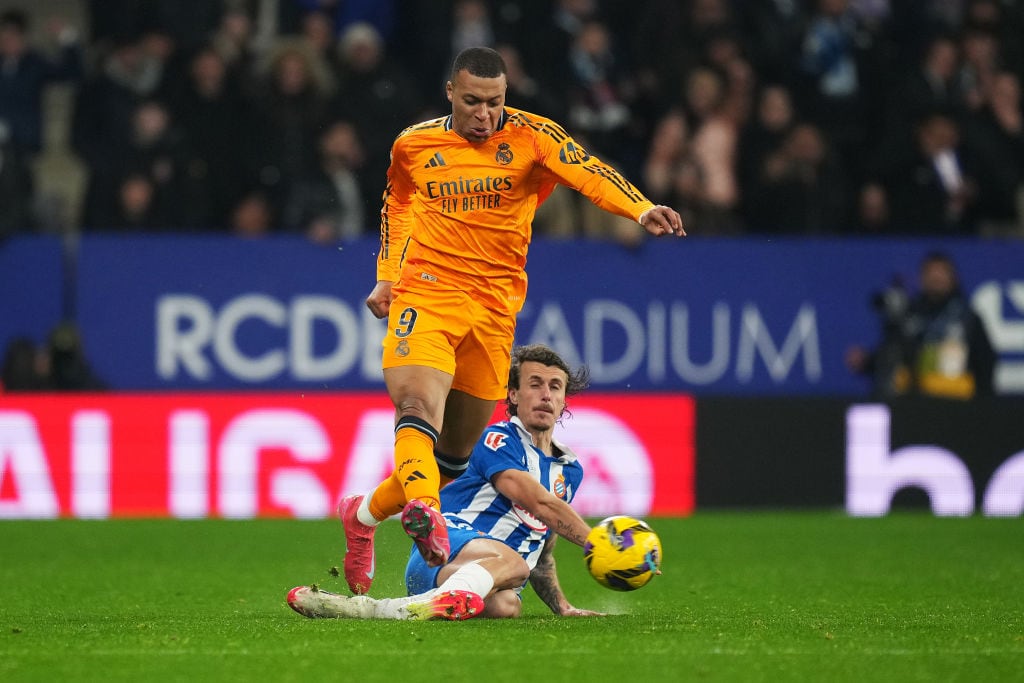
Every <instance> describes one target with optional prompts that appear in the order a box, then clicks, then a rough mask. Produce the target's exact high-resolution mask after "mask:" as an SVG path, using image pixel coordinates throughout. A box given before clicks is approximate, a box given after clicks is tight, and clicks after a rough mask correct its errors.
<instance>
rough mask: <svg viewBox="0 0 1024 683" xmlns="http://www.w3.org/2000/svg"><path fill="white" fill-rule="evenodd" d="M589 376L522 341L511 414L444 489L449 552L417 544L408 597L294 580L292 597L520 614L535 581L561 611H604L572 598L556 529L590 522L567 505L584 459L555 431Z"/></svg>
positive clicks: (406, 614) (398, 611)
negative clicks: (351, 592) (339, 590)
mask: <svg viewBox="0 0 1024 683" xmlns="http://www.w3.org/2000/svg"><path fill="white" fill-rule="evenodd" d="M587 381H588V372H587V370H586V368H579V369H577V370H575V371H573V370H570V368H569V366H568V364H567V363H566V362H565V361H564V360H563V359H562V358H561V357H560V356H559V355H558V354H557V353H556V352H555V351H553V350H552V349H550V348H548V347H547V346H544V345H542V344H532V345H529V346H519V347H516V348H514V349H513V351H512V365H511V370H510V372H509V383H508V398H507V411H508V415H509V419H508V420H507V421H505V422H499V423H497V424H494V425H491V426H490V427H488V428H487V429H486V430H484V433H483V436H482V437H481V438H480V440H479V441H478V442H477V445H476V447H475V448H474V449H473V453H472V455H471V456H470V459H469V467H468V469H467V471H466V472H465V473H463V474H462V476H460V477H459V478H458V479H456V480H455V481H453V482H452V483H450V484H449V485H448V486H446V487H444V489H442V490H441V510H442V512H443V513H444V517H445V521H446V522H447V525H448V534H449V538H450V540H451V560H450V561H449V562H448V563H447V564H445V565H443V566H441V567H430V566H428V565H427V563H426V561H424V559H423V557H422V555H421V554H420V553H419V552H418V551H417V550H416V549H415V548H413V550H412V553H411V555H410V557H409V564H408V566H407V567H406V572H405V581H406V587H407V589H408V593H409V597H406V598H391V599H374V598H370V597H369V596H365V595H357V596H354V597H348V596H339V595H335V594H332V593H324V592H323V591H320V592H319V593H317V592H310V591H305V590H300V589H293V591H292V593H291V594H289V604H291V606H292V607H293V609H295V610H296V611H298V612H300V613H302V614H305V615H306V616H310V617H343V618H344V617H351V618H391V619H407V618H446V619H466V618H470V617H473V616H486V617H517V616H519V614H520V611H521V610H522V601H521V599H520V596H519V594H520V592H521V591H522V589H523V588H524V587H525V585H526V583H527V581H529V583H530V585H532V586H533V589H534V590H535V591H536V593H537V595H538V596H539V597H540V599H541V600H543V601H544V603H545V604H546V605H547V606H548V607H549V608H550V609H551V611H552V612H554V613H555V614H558V615H563V616H600V613H599V612H593V611H590V610H584V609H579V608H576V607H573V606H572V604H570V603H569V601H568V600H567V599H566V597H565V594H564V593H563V592H562V589H561V587H560V586H559V583H558V576H557V574H556V571H555V558H554V555H553V549H554V546H555V539H556V538H557V537H558V536H562V537H563V538H565V539H567V540H569V541H570V542H572V543H575V544H576V545H579V546H582V545H583V543H584V541H585V540H586V537H587V534H588V533H589V531H590V526H589V525H588V524H587V523H586V522H585V521H584V520H583V518H581V517H580V516H579V515H578V514H577V513H576V511H575V510H573V509H572V507H570V505H569V503H570V502H571V501H572V498H573V496H574V495H575V494H576V492H577V490H578V489H579V486H580V483H581V481H582V480H583V468H582V466H581V465H580V463H579V462H578V460H577V458H576V455H575V454H574V453H573V452H572V450H571V449H570V448H568V447H567V446H566V445H565V444H562V443H561V442H559V441H558V440H556V439H555V438H554V435H553V432H554V428H555V425H556V424H557V423H558V421H559V420H560V419H561V417H562V415H563V414H564V413H565V411H566V398H567V397H568V396H571V395H574V394H576V393H578V392H580V391H582V390H583V389H584V388H585V387H586V386H587ZM296 591H299V592H296ZM466 596H469V598H470V599H467V598H466ZM477 596H479V598H478V597H477ZM480 599H482V604H483V609H479V606H480ZM442 603H443V604H442ZM467 605H472V608H470V607H466V606H467Z"/></svg>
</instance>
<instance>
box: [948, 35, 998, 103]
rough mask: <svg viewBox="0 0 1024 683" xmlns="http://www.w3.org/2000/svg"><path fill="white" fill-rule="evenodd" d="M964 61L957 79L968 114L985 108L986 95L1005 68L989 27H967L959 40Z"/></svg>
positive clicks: (996, 39)
mask: <svg viewBox="0 0 1024 683" xmlns="http://www.w3.org/2000/svg"><path fill="white" fill-rule="evenodd" d="M960 50H961V53H962V54H963V60H962V61H961V63H960V70H959V73H958V76H957V83H958V85H959V87H960V90H961V95H960V96H961V97H962V98H963V101H964V103H965V104H966V106H967V110H968V111H969V112H975V111H977V110H978V109H980V108H981V107H983V106H984V105H985V94H986V93H987V92H988V91H989V90H990V89H991V87H992V80H993V79H994V78H995V76H996V73H997V72H998V71H999V70H1000V69H1001V68H1002V63H1001V60H1000V50H999V39H998V38H997V37H996V34H995V33H993V32H992V31H990V30H989V29H986V28H981V27H977V26H968V27H967V28H966V29H965V30H964V33H963V35H962V37H961V38H960Z"/></svg>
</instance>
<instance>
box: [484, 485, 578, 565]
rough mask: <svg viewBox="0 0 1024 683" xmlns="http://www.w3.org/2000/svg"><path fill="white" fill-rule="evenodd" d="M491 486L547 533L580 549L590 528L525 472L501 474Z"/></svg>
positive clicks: (561, 501)
mask: <svg viewBox="0 0 1024 683" xmlns="http://www.w3.org/2000/svg"><path fill="white" fill-rule="evenodd" d="M492 483H493V484H494V488H496V489H498V492H499V493H500V494H501V495H503V496H505V497H506V498H508V499H509V500H511V501H512V502H513V503H516V504H517V505H521V506H522V507H524V508H526V510H527V511H529V513H530V514H532V515H533V516H534V517H536V518H537V519H539V520H540V521H542V522H544V524H546V525H547V527H548V528H549V529H551V530H552V531H554V532H555V533H557V534H558V535H559V536H562V537H564V538H565V539H566V540H567V541H571V542H572V543H575V544H576V545H578V546H580V547H583V544H584V543H585V542H586V540H587V534H589V533H590V526H589V525H588V524H587V523H586V522H585V521H583V518H582V517H580V516H579V515H578V514H577V513H576V511H575V510H573V509H572V508H571V507H570V506H569V504H568V503H566V502H565V501H564V500H562V499H561V498H559V497H558V496H556V495H555V494H553V493H551V492H550V491H548V490H547V489H545V488H544V487H543V486H541V485H540V482H538V481H537V480H536V479H534V478H533V477H531V476H530V474H529V473H528V472H524V471H522V470H504V471H503V472H498V473H497V474H495V475H494V478H493V482H492Z"/></svg>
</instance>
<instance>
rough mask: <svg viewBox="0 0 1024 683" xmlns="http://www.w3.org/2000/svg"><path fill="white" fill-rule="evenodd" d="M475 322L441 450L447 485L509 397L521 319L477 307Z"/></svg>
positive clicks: (465, 341) (462, 352) (461, 350)
mask: <svg viewBox="0 0 1024 683" xmlns="http://www.w3.org/2000/svg"><path fill="white" fill-rule="evenodd" d="M471 319H472V321H473V322H472V329H470V330H469V332H467V333H466V335H464V336H463V338H462V341H461V342H460V343H459V346H458V348H457V349H456V353H457V356H458V363H457V365H456V367H455V375H454V377H453V378H452V389H451V391H450V392H449V393H448V400H447V402H446V404H445V412H444V425H443V427H442V429H441V436H440V439H439V440H438V444H437V449H436V451H435V456H436V457H437V462H438V467H439V468H440V472H441V481H442V483H443V484H446V483H448V482H449V481H451V480H452V479H455V478H457V477H458V476H459V475H460V474H461V473H462V472H463V471H464V470H465V468H466V466H467V463H468V461H469V456H470V453H472V452H473V447H474V446H475V445H476V442H477V440H478V439H479V438H480V435H481V434H483V431H484V429H486V427H487V425H488V424H489V423H490V422H491V420H492V419H493V416H494V409H495V407H496V406H497V402H498V401H499V400H502V399H504V398H505V397H506V396H507V386H508V371H509V365H510V363H511V360H510V352H511V349H512V343H513V340H514V337H515V317H514V316H509V315H503V314H500V313H497V312H495V311H491V310H488V309H486V308H484V307H482V306H478V305H473V306H471Z"/></svg>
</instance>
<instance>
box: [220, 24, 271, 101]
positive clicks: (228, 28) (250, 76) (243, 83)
mask: <svg viewBox="0 0 1024 683" xmlns="http://www.w3.org/2000/svg"><path fill="white" fill-rule="evenodd" d="M209 42H210V46H211V47H212V48H213V49H214V50H215V51H216V52H217V54H218V55H220V58H221V59H222V60H223V61H224V66H225V67H226V68H227V71H228V80H230V81H232V82H234V83H237V84H238V87H239V90H240V92H241V93H243V94H245V95H252V94H254V93H255V91H256V90H257V81H258V77H257V74H256V71H257V65H258V63H259V61H260V59H261V58H262V56H263V52H264V47H266V46H265V45H263V44H262V43H261V40H260V36H259V35H257V32H256V26H255V23H254V21H253V17H252V16H251V15H250V14H249V12H248V11H246V9H245V7H244V6H242V5H236V4H231V5H228V6H227V7H225V9H224V14H223V15H222V16H221V18H220V23H219V24H218V25H217V28H216V30H214V32H213V35H212V36H211V37H210V41H209Z"/></svg>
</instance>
